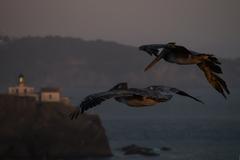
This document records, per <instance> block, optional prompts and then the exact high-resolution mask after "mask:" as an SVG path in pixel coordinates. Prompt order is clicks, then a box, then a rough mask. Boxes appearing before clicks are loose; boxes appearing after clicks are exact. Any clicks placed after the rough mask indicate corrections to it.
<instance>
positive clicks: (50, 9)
mask: <svg viewBox="0 0 240 160" xmlns="http://www.w3.org/2000/svg"><path fill="white" fill-rule="evenodd" d="M239 7H240V1H239V0H40V1H38V0H0V34H2V35H9V36H14V37H22V36H28V35H31V36H46V35H60V36H72V37H79V38H83V39H85V40H95V39H103V40H107V41H116V42H118V43H122V44H127V45H133V46H139V45H141V44H149V43H166V42H169V41H175V42H177V43H178V44H181V45H185V46H187V47H189V48H190V49H193V50H196V51H200V52H208V53H211V54H215V55H217V56H220V57H230V58H231V57H239V53H238V52H239V50H240V11H239Z"/></svg>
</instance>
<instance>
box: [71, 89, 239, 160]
mask: <svg viewBox="0 0 240 160" xmlns="http://www.w3.org/2000/svg"><path fill="white" fill-rule="evenodd" d="M94 92H95V91H94V90H92V91H91V90H86V91H82V92H81V93H80V92H79V91H77V90H75V91H74V92H73V90H69V91H68V94H70V95H71V94H72V95H78V96H79V97H74V96H73V97H72V100H73V102H74V103H75V104H76V105H77V104H79V103H80V101H81V99H82V98H84V96H85V95H88V94H90V93H94ZM188 93H191V94H192V95H194V96H196V97H197V98H199V99H201V100H202V101H204V102H205V104H200V103H198V102H196V101H194V100H192V99H189V98H185V97H182V96H176V97H175V98H173V99H172V100H171V101H169V102H166V103H162V104H158V105H156V106H154V107H146V108H131V107H128V106H125V105H124V104H120V103H118V102H116V101H114V100H110V101H107V102H104V103H102V104H101V105H99V106H97V107H95V108H93V109H92V110H89V111H88V113H89V114H98V115H100V117H101V120H102V123H103V126H104V128H105V130H106V133H107V136H108V139H109V142H110V145H111V148H112V151H113V154H114V156H113V157H111V158H104V159H106V160H120V159H126V160H143V159H149V160H155V159H156V160H157V159H162V160H240V90H239V89H231V95H230V96H229V97H228V99H227V100H225V99H224V98H223V97H222V96H221V95H220V94H218V93H217V92H215V91H214V90H212V89H199V90H188ZM130 144H136V145H140V146H143V147H152V148H155V149H159V148H162V147H169V148H171V150H170V151H163V150H160V152H159V156H150V157H147V156H141V155H130V156H126V155H124V154H123V153H122V152H121V151H120V148H121V147H124V146H127V145H130ZM90 159H91V158H90Z"/></svg>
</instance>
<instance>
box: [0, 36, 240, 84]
mask: <svg viewBox="0 0 240 160" xmlns="http://www.w3.org/2000/svg"><path fill="white" fill-rule="evenodd" d="M213 54H214V53H213ZM215 55H216V56H217V53H216V54H215ZM152 59H153V57H150V56H148V55H146V54H145V53H143V52H140V51H139V50H138V49H137V48H136V47H132V46H126V45H122V44H118V43H115V42H108V41H103V40H96V41H85V40H82V39H78V38H70V37H58V36H48V37H24V38H20V39H15V40H11V39H7V38H5V40H4V41H2V43H1V44H0V64H1V67H0V73H1V78H0V84H1V88H3V86H8V85H12V84H15V78H16V76H17V75H18V74H19V73H20V72H22V73H24V74H25V75H26V77H27V81H28V82H29V83H30V84H32V85H34V86H37V87H41V86H49V85H51V86H61V87H63V88H67V87H109V86H112V85H113V84H115V83H118V82H120V81H127V82H129V83H130V85H132V86H143V85H148V84H164V85H172V86H176V87H182V86H185V87H195V88H196V87H207V86H209V84H208V83H207V82H206V79H205V77H204V75H203V74H202V73H201V71H200V70H199V69H198V68H197V66H181V67H180V66H177V65H175V64H169V63H166V62H164V61H161V63H159V64H157V65H156V66H155V67H154V68H152V70H150V71H149V72H146V73H144V72H143V69H144V67H145V66H146V65H147V64H148V63H149V62H150V61H151V60H152ZM221 62H222V68H223V72H224V75H223V76H222V77H223V78H224V79H225V80H226V82H227V83H228V85H229V86H232V87H233V86H234V87H235V86H239V82H240V59H221Z"/></svg>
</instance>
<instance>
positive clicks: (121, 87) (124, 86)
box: [110, 82, 128, 91]
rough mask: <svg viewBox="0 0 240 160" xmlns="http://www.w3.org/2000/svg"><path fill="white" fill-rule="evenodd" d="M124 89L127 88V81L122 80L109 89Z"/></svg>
mask: <svg viewBox="0 0 240 160" xmlns="http://www.w3.org/2000/svg"><path fill="white" fill-rule="evenodd" d="M125 89H128V84H127V82H122V83H118V84H117V85H115V86H114V87H113V88H111V89H110V91H113V90H125Z"/></svg>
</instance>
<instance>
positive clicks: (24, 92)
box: [8, 74, 38, 99]
mask: <svg viewBox="0 0 240 160" xmlns="http://www.w3.org/2000/svg"><path fill="white" fill-rule="evenodd" d="M8 94H11V95H17V96H32V97H36V99H38V95H37V94H36V93H35V92H34V88H33V87H31V86H27V85H26V82H25V76H24V75H23V74H19V75H18V77H17V85H16V86H10V87H9V88H8Z"/></svg>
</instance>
